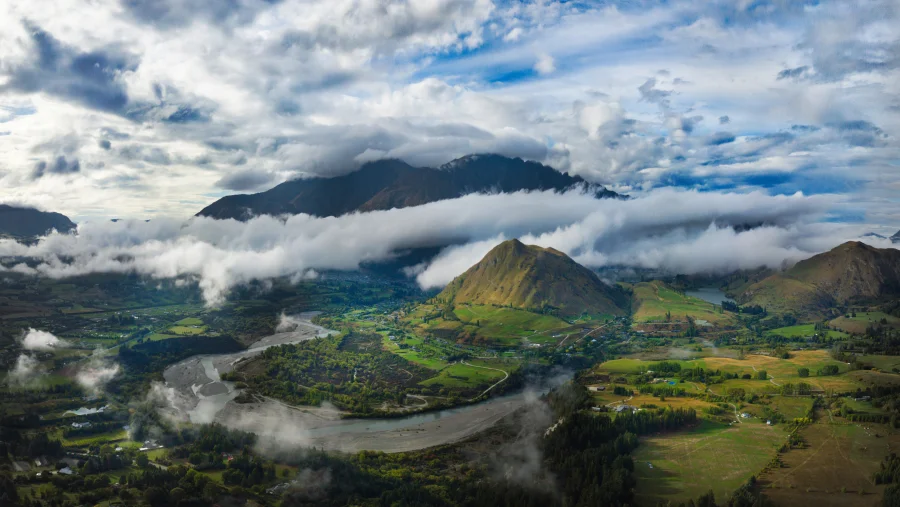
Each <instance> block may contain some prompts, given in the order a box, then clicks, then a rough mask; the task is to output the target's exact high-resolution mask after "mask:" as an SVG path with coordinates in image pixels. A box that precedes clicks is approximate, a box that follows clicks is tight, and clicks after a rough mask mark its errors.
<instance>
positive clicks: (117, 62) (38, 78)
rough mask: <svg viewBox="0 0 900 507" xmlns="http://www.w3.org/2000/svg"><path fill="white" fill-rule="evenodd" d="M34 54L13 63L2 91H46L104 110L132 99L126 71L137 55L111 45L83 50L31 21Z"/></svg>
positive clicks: (27, 27)
mask: <svg viewBox="0 0 900 507" xmlns="http://www.w3.org/2000/svg"><path fill="white" fill-rule="evenodd" d="M24 27H25V30H26V32H27V33H28V36H29V37H30V39H31V58H30V59H29V60H28V61H26V62H21V63H19V64H18V65H16V64H13V65H12V66H11V68H10V71H9V74H8V80H7V81H6V83H4V84H3V85H0V91H7V92H8V91H17V92H28V93H30V92H37V91H42V92H45V93H49V94H51V95H56V96H59V97H61V98H64V99H70V100H73V101H75V102H78V103H81V104H84V105H86V106H88V107H91V108H95V109H99V110H102V111H118V110H120V109H122V108H123V107H124V106H125V105H126V104H127V102H128V93H127V91H126V89H125V83H124V80H123V74H124V73H126V72H130V71H134V70H135V69H136V68H137V63H136V59H135V58H134V57H133V56H132V55H129V54H127V53H124V52H121V51H118V50H116V49H115V48H110V49H106V50H96V51H90V52H82V51H79V50H78V49H77V48H73V47H71V46H68V45H66V44H63V43H62V42H60V41H59V40H58V39H56V38H55V37H53V36H52V35H51V34H49V33H47V32H46V31H44V30H43V29H41V28H40V27H38V26H37V25H35V24H34V23H31V22H25V23H24Z"/></svg>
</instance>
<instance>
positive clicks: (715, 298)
mask: <svg viewBox="0 0 900 507" xmlns="http://www.w3.org/2000/svg"><path fill="white" fill-rule="evenodd" d="M685 294H687V295H688V296H692V297H695V298H697V299H702V300H704V301H706V302H709V303H712V304H714V305H721V304H722V302H723V301H728V302H729V303H734V300H733V299H730V298H729V297H728V296H726V295H725V293H724V292H722V291H721V290H720V289H718V288H716V287H702V288H699V289H696V290H688V291H685Z"/></svg>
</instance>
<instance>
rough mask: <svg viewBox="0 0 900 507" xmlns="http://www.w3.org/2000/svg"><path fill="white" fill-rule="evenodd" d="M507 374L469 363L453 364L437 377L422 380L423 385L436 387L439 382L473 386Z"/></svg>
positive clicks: (457, 385)
mask: <svg viewBox="0 0 900 507" xmlns="http://www.w3.org/2000/svg"><path fill="white" fill-rule="evenodd" d="M504 376H505V375H504V374H503V373H502V372H499V371H495V370H487V369H484V368H478V367H475V366H469V365H467V364H459V363H456V364H452V365H450V366H448V367H446V368H444V369H443V370H441V371H440V373H438V375H437V376H436V377H432V378H430V379H428V380H425V381H422V382H420V383H419V384H420V385H423V386H431V387H435V386H437V385H438V384H439V385H441V386H444V387H461V388H465V387H471V386H473V385H488V386H489V385H490V384H492V383H494V382H497V381H499V380H500V379H502V378H503V377H504Z"/></svg>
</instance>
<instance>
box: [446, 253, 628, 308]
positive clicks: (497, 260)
mask: <svg viewBox="0 0 900 507" xmlns="http://www.w3.org/2000/svg"><path fill="white" fill-rule="evenodd" d="M437 299H439V300H441V301H443V302H446V303H449V304H453V305H457V304H463V303H467V304H474V305H497V306H511V307H513V308H522V309H529V310H542V309H547V308H548V307H549V308H553V309H556V310H557V312H558V313H559V314H561V315H567V316H578V315H581V314H582V313H589V314H613V315H624V314H625V313H627V312H626V311H625V310H623V308H625V307H626V306H627V301H626V299H627V298H626V297H625V296H624V295H623V294H622V293H621V292H620V291H618V290H617V289H615V288H613V287H610V286H608V285H606V284H605V283H603V282H602V281H600V279H599V278H597V275H595V274H594V273H593V272H592V271H591V270H589V269H587V268H585V267H584V266H582V265H580V264H578V263H577V262H575V261H573V260H572V259H571V258H569V257H568V256H567V255H566V254H564V253H562V252H559V251H557V250H554V249H552V248H541V247H539V246H533V245H532V246H526V245H524V244H522V243H521V242H520V241H519V240H517V239H512V240H509V241H505V242H503V243H501V244H499V245H497V246H496V247H494V249H493V250H491V251H490V252H488V254H487V255H486V256H485V257H484V258H483V259H482V260H481V261H479V262H478V264H475V265H474V266H472V267H471V268H469V270H468V271H466V272H465V273H463V274H462V275H460V276H458V277H457V278H456V279H455V280H453V282H451V283H450V285H448V286H447V287H446V288H445V289H444V290H443V291H442V292H441V293H440V294H439V295H438V296H437Z"/></svg>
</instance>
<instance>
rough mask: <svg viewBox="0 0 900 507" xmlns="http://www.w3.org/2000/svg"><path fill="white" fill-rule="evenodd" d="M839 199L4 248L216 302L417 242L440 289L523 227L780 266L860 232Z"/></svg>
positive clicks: (679, 255)
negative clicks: (157, 281) (429, 250)
mask: <svg viewBox="0 0 900 507" xmlns="http://www.w3.org/2000/svg"><path fill="white" fill-rule="evenodd" d="M835 199H836V198H835V197H832V196H804V195H801V194H796V195H791V196H783V195H782V196H770V195H767V194H765V193H762V192H749V193H724V192H706V193H701V192H696V191H681V190H672V189H662V190H658V191H653V192H650V193H648V194H645V195H643V196H640V197H637V198H635V199H632V200H629V201H617V200H597V199H594V198H593V197H591V196H589V195H584V194H580V193H577V192H570V193H567V194H556V193H553V192H530V193H529V192H518V193H512V194H494V195H467V196H464V197H460V198H457V199H450V200H445V201H439V202H435V203H430V204H427V205H424V206H418V207H414V208H404V209H394V210H388V211H376V212H371V213H360V214H352V215H346V216H342V217H328V218H317V217H311V216H308V215H296V216H291V217H286V218H276V217H268V216H261V217H257V218H254V219H253V220H250V221H249V222H238V221H234V220H214V219H210V218H200V217H197V218H192V219H191V220H189V221H187V222H178V221H172V220H154V221H151V222H142V221H124V222H115V223H113V222H99V223H86V224H83V225H80V226H79V228H78V233H77V234H52V235H50V236H47V237H46V238H44V239H42V240H41V241H40V242H39V243H37V244H35V245H30V246H29V245H25V244H21V243H17V242H15V241H14V240H0V257H9V256H25V257H32V258H38V259H40V261H41V262H40V264H38V265H37V266H36V267H30V266H27V265H25V264H18V265H15V266H8V267H9V269H11V270H12V271H16V272H20V273H26V274H35V275H43V276H49V277H55V278H62V277H69V276H77V275H81V274H86V273H92V272H136V273H140V274H143V275H148V276H151V277H155V278H181V279H183V280H196V281H197V282H198V283H199V286H200V288H201V289H202V291H203V295H204V297H205V299H206V301H207V302H208V303H209V304H218V303H220V302H221V301H222V300H223V298H224V297H225V296H226V294H227V293H228V291H229V290H230V289H231V288H233V287H235V286H237V285H240V284H243V283H246V282H249V281H253V280H262V279H268V278H273V277H280V276H294V277H303V276H306V274H308V273H314V272H315V270H319V271H321V270H329V269H331V270H354V269H358V268H359V266H360V265H361V264H362V263H365V262H372V261H381V260H387V259H390V258H392V257H393V256H395V255H396V252H399V251H403V250H408V249H411V248H419V247H440V246H446V245H455V246H450V247H448V248H446V249H445V250H444V251H443V252H442V253H441V254H440V255H439V256H438V257H437V258H435V259H434V260H433V261H432V262H430V263H428V264H424V265H420V266H417V267H416V268H414V269H412V270H409V272H408V274H411V275H413V276H416V277H417V280H418V282H419V283H420V285H422V286H423V287H426V288H427V287H438V286H441V285H443V284H446V283H447V282H449V281H450V280H451V279H452V278H453V277H454V276H456V275H458V274H460V273H461V272H462V271H464V270H465V269H466V268H468V267H469V266H471V265H472V264H474V263H475V262H476V261H477V260H478V259H480V257H481V256H483V255H484V253H486V252H487V251H488V250H489V249H490V248H491V247H493V246H494V245H495V244H497V243H499V242H500V241H502V240H503V239H505V238H512V237H518V238H522V239H523V241H525V242H526V243H537V244H540V245H544V246H553V247H554V248H557V249H559V250H562V251H564V252H566V253H568V254H570V255H572V256H573V257H574V258H575V259H576V260H578V261H579V262H582V263H584V264H585V265H588V266H591V267H600V266H608V265H623V266H632V267H645V268H661V269H668V270H672V271H676V272H685V273H695V272H705V271H724V270H730V269H735V268H748V267H756V266H760V265H767V266H773V267H777V266H780V265H782V263H784V262H793V261H796V260H798V259H801V258H804V257H808V256H810V255H812V254H815V253H817V252H820V251H824V250H827V249H829V248H831V247H833V246H835V245H837V244H839V243H840V242H842V241H844V240H847V239H851V238H853V237H855V236H858V231H855V230H850V229H847V228H846V227H842V226H838V225H834V224H828V223H822V222H821V219H822V217H823V216H824V215H825V213H826V212H827V210H828V209H829V208H830V207H831V206H833V205H834V204H835V203H836V200H835Z"/></svg>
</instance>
